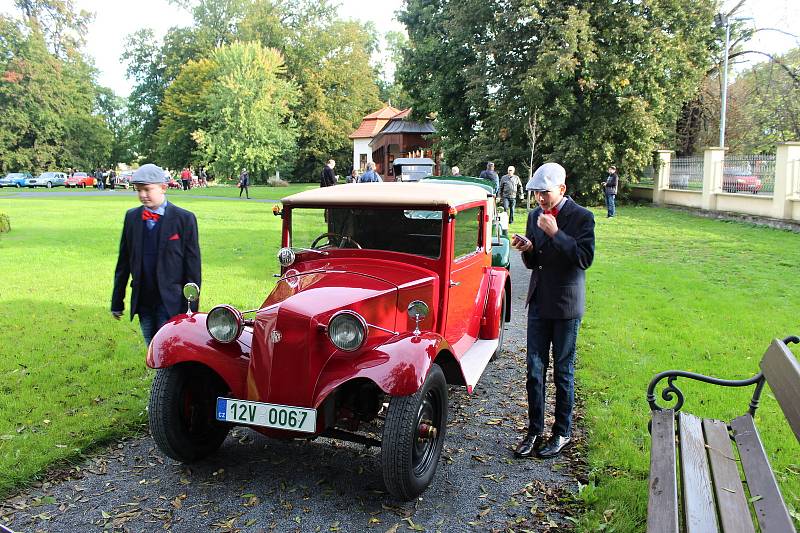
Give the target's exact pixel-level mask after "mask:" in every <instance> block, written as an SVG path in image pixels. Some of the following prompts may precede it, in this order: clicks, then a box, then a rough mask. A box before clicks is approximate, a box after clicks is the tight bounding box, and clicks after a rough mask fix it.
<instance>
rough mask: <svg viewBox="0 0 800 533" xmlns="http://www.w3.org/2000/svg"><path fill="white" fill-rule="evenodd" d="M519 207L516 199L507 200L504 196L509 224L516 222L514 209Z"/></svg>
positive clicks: (504, 207)
mask: <svg viewBox="0 0 800 533" xmlns="http://www.w3.org/2000/svg"><path fill="white" fill-rule="evenodd" d="M516 206H517V199H516V198H506V197H505V196H503V209H505V210H506V213H508V223H509V224H511V223H512V222H514V208H515V207H516Z"/></svg>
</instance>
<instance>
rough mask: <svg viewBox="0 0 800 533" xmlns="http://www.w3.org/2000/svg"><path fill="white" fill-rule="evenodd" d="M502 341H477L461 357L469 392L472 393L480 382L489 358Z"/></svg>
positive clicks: (462, 370)
mask: <svg viewBox="0 0 800 533" xmlns="http://www.w3.org/2000/svg"><path fill="white" fill-rule="evenodd" d="M499 343H500V341H499V340H498V339H491V340H480V339H478V340H477V341H475V344H473V345H472V348H470V349H469V350H467V352H466V353H465V354H464V355H463V356H462V357H461V372H462V373H463V374H464V381H466V382H467V392H468V393H470V394H472V389H473V388H474V387H475V385H477V384H478V380H479V379H480V378H481V374H483V371H484V369H485V368H486V365H487V364H489V359H491V358H492V354H493V353H494V352H495V350H497V345H498V344H499Z"/></svg>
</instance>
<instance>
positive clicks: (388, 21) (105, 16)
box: [0, 0, 800, 95]
mask: <svg viewBox="0 0 800 533" xmlns="http://www.w3.org/2000/svg"><path fill="white" fill-rule="evenodd" d="M402 3H403V2H402V0H380V1H378V2H375V1H374V0H343V1H342V2H341V4H340V8H339V13H340V15H341V16H342V17H344V18H349V19H354V20H359V21H362V22H366V21H372V22H373V23H374V24H375V26H376V27H377V28H378V31H379V32H381V33H385V32H386V31H389V30H396V31H404V30H403V26H402V25H401V24H400V23H399V22H397V21H396V20H395V18H394V14H395V12H396V11H397V10H399V9H400V8H401V6H402ZM734 3H735V0H725V2H723V4H724V5H725V6H726V7H728V8H729V7H730V6H732V5H733V4H734ZM75 4H76V5H77V6H78V8H79V9H85V10H87V11H90V12H93V13H95V20H94V22H93V23H92V25H91V26H90V28H89V32H88V34H87V36H86V40H87V52H88V53H89V55H90V56H92V57H93V58H94V61H95V65H96V66H97V68H98V69H99V71H100V77H99V82H100V83H101V84H102V85H105V86H107V87H110V88H112V89H113V90H114V91H115V92H116V93H117V94H120V95H127V94H128V93H129V92H130V82H129V81H127V80H126V79H125V65H124V64H123V63H122V62H121V60H120V55H121V54H122V49H123V46H124V43H125V38H126V36H127V35H128V34H130V33H132V32H134V31H136V30H137V29H139V28H144V27H149V28H152V29H153V30H154V32H155V33H156V35H157V36H158V37H159V38H160V37H162V36H163V35H164V34H165V33H166V32H167V30H168V29H169V28H170V27H172V26H183V25H188V24H189V23H191V17H190V16H189V14H188V13H187V12H185V11H183V10H181V9H179V8H176V7H174V6H172V5H170V4H169V3H168V2H167V0H136V1H131V0H75ZM0 11H2V12H5V13H11V12H14V7H13V0H0ZM739 16H741V17H752V18H753V20H752V21H751V22H752V23H753V24H754V25H755V26H756V27H757V28H774V29H778V30H783V31H786V32H792V33H800V28H798V27H797V25H796V24H795V28H792V26H791V25H790V21H795V22H796V21H798V20H800V0H748V1H747V2H746V4H745V6H744V8H743V9H742V10H741V11H740V12H739ZM796 46H800V38H798V37H790V36H787V35H784V34H782V33H780V32H777V31H760V32H757V33H756V37H755V38H754V39H753V40H752V41H751V43H750V45H749V46H748V48H749V49H754V50H759V51H762V52H768V53H780V52H784V51H786V50H788V49H790V48H792V47H796ZM750 57H751V58H752V60H754V61H759V60H763V59H765V58H763V56H758V55H751V56H750ZM735 68H742V67H741V66H737V67H735ZM387 70H389V69H387Z"/></svg>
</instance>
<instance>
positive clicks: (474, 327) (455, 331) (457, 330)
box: [445, 206, 491, 357]
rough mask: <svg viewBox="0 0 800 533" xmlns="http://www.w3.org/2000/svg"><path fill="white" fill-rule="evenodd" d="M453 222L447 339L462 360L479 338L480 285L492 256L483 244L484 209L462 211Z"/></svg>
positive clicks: (475, 208) (480, 314)
mask: <svg viewBox="0 0 800 533" xmlns="http://www.w3.org/2000/svg"><path fill="white" fill-rule="evenodd" d="M453 222H454V229H453V231H454V237H453V249H452V252H451V265H450V279H449V287H445V288H446V290H448V291H449V294H448V304H447V315H446V316H447V318H446V320H447V322H446V323H445V338H446V339H447V341H448V342H449V343H450V345H451V346H452V347H453V350H454V351H455V352H456V353H455V355H456V357H460V356H461V355H462V354H463V353H464V352H465V351H466V350H467V349H469V347H470V346H472V344H473V343H474V342H475V339H476V338H477V334H478V329H479V326H480V319H481V316H482V311H483V305H482V303H483V292H484V291H482V290H481V289H482V287H481V285H482V283H483V278H484V275H483V274H484V271H485V269H486V268H487V267H488V266H489V263H490V261H491V256H490V255H487V254H486V251H485V248H484V243H483V238H484V233H485V232H484V231H483V225H484V208H483V206H478V207H472V208H469V209H465V210H463V211H460V212H459V213H457V215H456V217H455V220H454V221H453ZM446 283H447V282H446Z"/></svg>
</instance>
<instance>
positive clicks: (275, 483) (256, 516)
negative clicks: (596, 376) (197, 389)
mask: <svg viewBox="0 0 800 533" xmlns="http://www.w3.org/2000/svg"><path fill="white" fill-rule="evenodd" d="M513 256H514V257H513V260H512V275H513V282H514V291H513V302H512V305H513V320H512V322H511V323H510V324H509V326H507V328H508V329H507V331H506V340H505V348H506V351H505V353H504V354H503V355H502V356H500V357H499V358H497V359H496V360H495V361H494V362H492V363H490V364H489V367H488V368H487V370H486V372H485V373H484V375H483V377H482V379H481V381H480V382H479V384H478V386H477V388H476V390H475V392H474V393H473V394H472V395H467V394H466V392H465V391H464V390H463V389H461V388H452V387H451V388H450V423H449V425H448V433H447V438H446V441H445V448H444V451H443V456H442V459H441V461H440V463H439V467H438V470H437V473H436V476H435V478H434V481H433V483H432V485H431V486H430V488H429V489H428V490H427V491H426V492H424V493H423V494H422V496H421V497H420V498H419V499H417V500H415V501H412V502H407V503H404V502H399V501H396V500H395V499H393V498H392V497H391V496H389V495H388V494H386V493H385V492H384V487H383V480H382V477H381V470H380V455H379V449H377V448H367V447H364V446H362V445H356V444H351V443H342V442H337V441H333V440H329V439H325V438H320V439H317V440H315V441H289V442H286V441H276V440H271V439H267V438H265V437H263V436H261V435H260V434H258V433H255V432H252V431H250V430H247V429H242V428H239V429H236V430H235V431H233V432H232V433H231V435H230V436H229V437H228V439H227V441H226V442H225V443H224V445H223V446H222V449H221V450H220V451H219V452H218V453H217V454H215V455H213V456H212V457H210V458H208V459H206V460H205V461H202V462H200V463H198V464H194V465H191V466H186V465H182V464H180V463H177V462H175V461H173V460H172V459H169V458H167V457H166V456H164V455H163V454H161V452H160V451H159V450H158V449H157V448H156V447H155V444H154V442H153V440H152V439H151V438H150V437H149V436H143V437H137V438H130V439H126V440H123V441H121V442H118V443H116V444H114V445H112V446H111V447H109V448H107V449H105V450H103V451H102V452H99V453H97V454H95V455H93V456H92V457H90V458H89V459H87V460H86V461H85V462H83V463H82V464H80V465H78V466H76V467H73V468H72V469H70V470H69V471H67V472H60V473H58V474H53V475H51V476H50V480H49V481H45V482H39V483H36V484H35V485H34V486H32V487H29V488H28V489H26V490H25V491H24V492H22V493H20V494H18V495H15V496H13V497H11V498H8V499H7V500H5V502H3V503H2V504H0V505H2V507H0V524H6V525H8V526H10V527H11V528H12V529H14V530H15V531H63V532H75V531H102V530H115V531H164V530H170V531H181V532H183V531H186V532H200V531H279V532H284V531H302V532H305V531H337V532H339V531H341V532H361V531H365V530H371V531H380V532H391V533H395V532H398V531H400V532H402V531H442V532H449V531H506V530H508V529H514V530H516V531H524V530H531V531H560V530H563V529H565V528H567V527H569V526H570V524H571V522H570V521H569V520H567V516H566V515H567V514H569V513H571V512H572V511H573V510H574V508H575V505H574V504H570V503H569V501H570V499H569V493H570V492H572V491H574V489H575V488H576V486H577V482H576V479H575V476H576V472H578V471H580V470H581V467H580V464H581V462H582V459H581V457H580V456H579V455H580V450H581V447H582V446H581V445H580V444H579V445H578V447H577V450H576V449H570V450H568V451H567V452H565V453H564V455H563V456H562V457H560V458H556V459H550V460H547V461H541V460H535V459H517V458H515V457H514V456H513V454H512V453H511V447H512V446H513V445H514V443H515V442H516V440H517V439H518V438H519V437H520V436H521V435H522V432H523V431H524V428H525V425H526V414H525V413H526V401H525V386H524V361H525V348H524V347H525V329H524V325H525V310H524V307H523V306H524V300H523V298H524V294H525V289H526V288H527V283H528V280H527V277H528V272H529V271H527V270H526V269H525V268H524V266H523V265H522V263H521V261H520V260H519V257H518V254H513ZM549 397H550V398H552V391H550V392H549ZM551 416H552V415H551V414H548V420H547V422H548V424H549V423H551V422H552V418H550V417H551ZM576 425H577V429H576V435H575V437H576V440H577V441H579V442H580V441H581V432H582V427H581V426H582V424H581V422H580V420H578V421H577V424H576Z"/></svg>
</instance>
